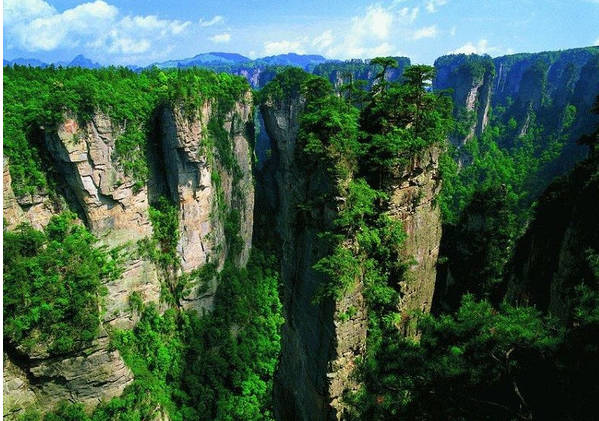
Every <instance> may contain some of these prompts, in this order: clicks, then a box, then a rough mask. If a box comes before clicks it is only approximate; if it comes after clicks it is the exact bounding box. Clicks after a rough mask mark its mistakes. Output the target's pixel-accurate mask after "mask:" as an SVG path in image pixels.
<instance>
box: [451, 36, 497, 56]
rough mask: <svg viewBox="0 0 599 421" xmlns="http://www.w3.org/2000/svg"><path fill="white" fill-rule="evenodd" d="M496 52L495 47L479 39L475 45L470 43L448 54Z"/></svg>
mask: <svg viewBox="0 0 599 421" xmlns="http://www.w3.org/2000/svg"><path fill="white" fill-rule="evenodd" d="M497 50H498V48H497V47H491V46H489V41H487V40H486V39H481V40H479V41H478V42H477V43H476V44H474V43H472V41H470V42H468V43H466V44H464V45H462V46H461V47H460V48H457V49H455V50H453V51H450V52H449V54H490V53H492V52H494V51H497Z"/></svg>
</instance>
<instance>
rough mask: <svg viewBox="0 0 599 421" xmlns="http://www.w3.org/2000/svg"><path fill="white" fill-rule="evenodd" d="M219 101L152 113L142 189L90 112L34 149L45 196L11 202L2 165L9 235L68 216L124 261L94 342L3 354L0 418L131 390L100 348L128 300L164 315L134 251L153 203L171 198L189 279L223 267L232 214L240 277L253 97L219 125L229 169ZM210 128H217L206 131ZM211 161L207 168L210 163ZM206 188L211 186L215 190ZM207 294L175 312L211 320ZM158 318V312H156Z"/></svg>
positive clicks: (109, 351) (125, 374)
mask: <svg viewBox="0 0 599 421" xmlns="http://www.w3.org/2000/svg"><path fill="white" fill-rule="evenodd" d="M215 108H216V101H215V100H211V101H205V102H204V104H203V105H202V107H201V108H200V109H199V110H195V111H194V112H192V113H189V112H188V113H186V114H184V113H183V111H182V109H181V107H179V106H177V105H174V106H164V107H161V108H160V109H159V110H156V112H155V113H154V117H153V119H154V122H153V127H154V130H153V132H152V133H151V134H150V136H149V138H148V139H147V153H146V160H147V165H148V167H149V170H150V171H149V172H150V176H149V179H148V181H147V182H146V183H144V184H140V183H139V182H138V181H136V180H135V179H134V178H133V177H132V176H129V175H127V174H126V173H125V171H124V170H123V167H122V165H121V164H120V162H119V158H118V157H117V156H116V154H115V143H116V141H117V138H118V136H119V135H121V134H122V133H123V132H124V130H125V127H124V125H121V124H118V123H116V122H114V121H112V120H111V119H110V118H108V117H107V116H106V115H104V114H103V113H101V112H99V111H97V112H95V113H93V115H92V117H91V118H90V119H89V120H87V121H85V122H84V123H80V122H78V121H77V120H76V119H75V118H74V117H72V116H70V115H68V114H66V115H65V117H64V119H63V121H62V122H61V123H60V124H58V125H57V126H56V127H47V128H42V129H41V131H40V133H41V134H42V135H41V138H42V139H43V143H42V146H41V147H42V148H43V149H44V151H45V152H46V153H47V154H48V157H49V161H50V162H51V163H52V164H51V167H48V168H45V169H44V170H45V171H47V172H48V174H49V176H50V175H51V176H52V177H53V179H55V180H56V185H55V188H54V189H53V191H51V192H40V193H39V194H37V195H35V196H28V197H22V198H17V197H15V195H14V194H13V192H12V189H11V176H10V170H9V165H10V163H9V162H7V161H5V163H4V195H5V198H6V199H5V201H4V218H5V219H6V221H7V225H6V227H7V228H9V229H11V228H12V227H14V226H16V225H17V224H18V223H20V222H29V223H31V224H32V225H33V226H34V227H37V228H41V227H43V226H45V225H46V224H47V223H48V221H49V219H50V217H51V216H52V215H54V214H57V213H59V212H61V211H62V210H65V209H68V208H70V209H73V210H75V211H77V213H78V215H79V217H80V219H81V222H82V223H84V224H85V225H86V227H87V228H88V229H89V230H90V231H91V232H92V233H93V234H94V235H96V236H97V237H98V238H99V239H100V241H101V243H103V244H106V245H108V246H110V247H114V246H122V247H124V249H125V255H126V259H125V260H126V261H125V263H124V272H123V274H122V276H121V277H120V278H119V279H118V280H116V281H112V282H110V283H108V284H107V285H106V287H107V290H108V294H107V296H106V297H104V299H103V308H102V325H101V329H100V334H99V336H98V337H97V338H96V339H94V340H93V341H92V342H91V343H90V344H89V345H88V346H86V347H85V348H84V349H82V350H81V351H78V352H75V353H73V354H69V355H50V354H49V353H48V350H47V348H46V346H45V345H43V344H40V345H39V346H38V347H36V348H35V349H34V350H33V351H27V352H25V351H24V350H23V349H21V348H20V347H19V346H18V345H16V344H8V346H7V347H6V348H5V349H6V351H5V354H4V360H5V370H4V380H5V383H4V399H5V407H4V409H5V416H6V415H9V416H11V415H12V416H14V415H16V414H18V413H19V412H21V411H22V410H23V409H24V408H25V407H27V406H30V405H34V406H36V407H38V408H40V409H42V410H44V411H45V410H47V409H49V408H52V407H53V406H54V405H55V404H56V403H57V402H59V401H62V400H68V401H71V402H82V403H84V404H85V405H86V406H90V407H91V406H95V405H96V404H97V403H98V402H100V401H105V400H107V399H110V398H111V397H114V396H118V395H120V394H121V393H122V391H123V390H124V388H125V387H126V386H127V385H128V384H130V383H131V382H132V381H133V374H132V372H131V370H130V369H129V368H128V367H127V366H126V365H125V363H124V361H123V360H122V358H121V357H120V355H119V353H118V351H116V350H114V349H113V348H111V347H110V346H109V343H110V337H109V334H110V331H111V329H114V328H131V327H132V326H133V324H134V323H135V321H136V316H134V314H133V313H132V312H131V309H130V306H129V297H130V295H131V294H132V293H134V292H135V293H137V294H138V295H139V297H140V298H141V299H142V301H143V302H146V303H148V302H155V303H161V302H162V300H161V295H160V291H161V282H162V279H161V274H160V271H159V270H158V269H157V267H156V266H155V264H154V263H152V262H151V261H149V260H148V259H147V258H145V257H143V256H142V255H140V253H139V252H138V246H137V241H138V240H141V239H143V238H147V237H150V236H151V235H152V232H153V227H152V223H151V221H150V217H149V208H150V205H151V203H152V202H153V201H155V200H156V199H157V198H158V197H159V196H161V195H170V197H171V198H172V200H173V201H174V202H175V203H177V204H178V207H179V219H180V220H179V229H180V242H179V245H178V254H179V257H180V258H181V263H182V264H181V270H182V271H183V272H190V271H192V270H194V269H197V268H199V267H201V266H202V265H204V264H205V263H207V262H216V263H217V264H218V266H219V267H222V264H223V262H224V261H225V259H226V258H227V254H228V253H229V250H228V249H227V243H226V241H225V220H224V217H225V214H228V213H229V212H231V210H235V211H236V212H238V213H239V216H240V217H239V222H240V223H239V235H240V237H241V244H242V247H241V250H240V251H239V253H238V255H237V256H236V262H237V264H238V265H245V263H246V262H247V259H248V256H249V248H250V245H251V236H252V225H253V220H252V212H253V200H254V199H253V196H254V195H253V180H252V173H251V151H250V147H251V146H250V145H251V144H252V141H253V140H252V139H251V135H252V133H250V132H248V130H247V126H246V125H247V123H248V122H251V118H252V115H251V114H252V113H251V109H252V104H251V95H250V93H249V92H246V94H245V95H244V97H243V98H242V99H241V100H239V101H238V102H237V103H236V104H234V106H233V108H232V109H231V110H230V111H228V112H227V113H226V114H224V115H221V116H218V120H217V123H216V124H217V128H218V129H219V130H220V131H221V132H222V133H224V134H225V138H224V139H221V140H224V141H225V142H226V145H228V146H230V160H229V161H228V165H225V164H224V163H223V162H224V159H223V157H222V156H221V154H220V153H219V152H220V151H218V150H217V148H216V147H215V144H214V141H213V140H212V133H211V131H210V130H209V127H208V126H209V125H210V124H211V122H213V119H215V118H216V117H217V115H216V112H215V111H214V109H215ZM212 125H213V127H214V122H213V123H212ZM209 157H210V158H209ZM214 180H219V184H218V186H215V185H214ZM216 288H217V285H216V282H214V281H213V282H212V283H211V284H210V285H209V286H208V288H203V289H202V291H201V294H200V293H199V292H198V290H197V289H195V290H192V291H191V293H190V294H189V296H188V297H186V299H185V302H184V303H183V305H184V306H185V307H187V308H194V309H197V310H200V311H201V310H202V309H208V310H210V309H211V308H212V299H213V296H214V293H215V291H216ZM161 306H162V308H165V307H164V304H161Z"/></svg>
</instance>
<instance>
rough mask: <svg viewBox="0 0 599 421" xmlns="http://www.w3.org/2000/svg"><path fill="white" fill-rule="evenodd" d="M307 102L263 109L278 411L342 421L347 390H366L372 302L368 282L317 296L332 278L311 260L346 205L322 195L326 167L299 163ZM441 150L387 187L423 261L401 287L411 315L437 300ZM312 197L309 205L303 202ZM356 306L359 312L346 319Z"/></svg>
mask: <svg viewBox="0 0 599 421" xmlns="http://www.w3.org/2000/svg"><path fill="white" fill-rule="evenodd" d="M302 109H303V103H302V99H301V97H299V96H296V97H293V98H286V99H284V100H281V101H278V102H277V101H274V102H270V103H267V104H266V105H265V106H263V107H262V113H263V117H264V122H265V127H266V130H267V132H268V135H269V137H270V139H271V142H272V145H273V153H272V161H273V163H271V164H269V165H266V166H265V169H264V171H267V172H268V171H270V173H271V176H272V179H273V180H274V182H273V184H272V185H271V188H272V189H274V190H275V192H274V194H270V195H268V194H265V195H264V196H265V197H270V198H271V199H270V201H271V203H270V209H271V211H272V212H273V213H274V214H275V215H276V228H277V229H276V231H277V236H278V241H279V242H280V246H281V253H282V256H281V257H282V268H281V270H282V279H283V291H282V292H283V297H282V298H283V300H282V301H283V303H284V308H285V318H286V324H285V325H284V326H283V332H282V337H283V339H282V341H283V342H282V355H281V362H280V365H279V369H278V372H277V376H276V379H275V412H276V415H277V418H278V419H281V420H328V419H336V418H337V419H342V417H343V415H342V414H343V410H344V405H343V402H342V401H341V398H342V394H343V392H344V391H345V390H347V389H350V390H356V389H357V388H358V387H359V384H358V383H357V382H356V380H355V378H353V377H352V373H353V369H354V363H355V361H356V359H357V358H358V357H360V356H362V355H363V353H364V351H365V347H366V336H367V323H368V322H367V320H368V318H367V309H366V304H365V302H364V298H363V296H362V285H361V283H360V282H358V283H357V285H356V286H355V288H354V289H352V290H351V291H349V292H347V293H345V294H344V296H343V297H341V298H339V299H337V300H336V301H335V302H332V300H327V301H324V302H321V303H319V304H315V303H314V297H315V295H316V293H317V291H318V287H319V285H320V284H321V283H322V282H323V281H324V279H323V276H322V275H321V274H320V273H318V272H316V271H314V270H313V269H312V266H313V265H314V264H315V263H316V262H317V261H318V260H319V259H320V258H321V257H323V255H324V253H326V252H327V247H326V243H324V242H323V241H322V240H321V239H320V238H319V237H318V235H317V234H318V233H319V232H321V231H322V230H327V229H331V228H332V221H333V220H334V218H335V216H336V214H337V211H338V209H337V204H336V203H334V201H331V203H321V202H319V200H318V197H322V196H324V195H326V193H330V192H331V191H332V188H333V183H334V182H335V180H331V176H330V173H329V172H328V171H327V170H326V168H319V167H318V166H317V167H313V166H311V167H310V169H307V168H305V167H303V166H301V165H300V164H299V163H298V162H297V161H296V160H297V154H298V151H296V138H297V133H298V130H299V116H300V114H301V112H302ZM439 155H440V149H438V148H437V147H434V148H430V149H428V150H426V151H424V152H422V153H421V154H419V155H418V156H415V157H414V158H413V160H412V161H411V162H410V163H409V165H407V166H406V167H405V168H403V169H401V170H398V172H397V174H396V176H395V177H394V178H393V180H392V181H391V182H390V184H389V185H388V186H387V190H388V192H389V193H390V195H391V202H392V210H391V216H392V217H393V218H397V219H399V220H401V221H402V223H403V225H404V227H405V228H406V231H407V232H408V242H407V245H406V250H405V253H406V255H409V256H414V258H415V264H414V265H413V266H412V267H411V269H410V271H409V275H408V278H407V279H406V281H405V283H404V285H403V286H402V289H403V296H404V299H403V301H402V302H401V303H400V307H401V310H402V311H405V312H409V311H410V310H412V309H422V310H425V311H428V310H429V309H430V305H431V302H432V295H433V290H434V284H435V267H436V260H437V256H438V250H439V241H440V237H441V222H440V214H439V209H438V207H437V205H436V204H435V200H434V199H435V197H436V195H437V194H438V193H439V190H440V180H439V174H438V159H439ZM314 168H316V169H314ZM304 203H308V204H309V206H306V207H303V206H301V205H302V204H304ZM306 208H308V209H309V210H306ZM350 307H351V308H352V310H353V311H352V312H351V313H352V315H351V317H349V318H347V317H343V316H342V315H344V314H347V313H346V312H348V310H349V309H350ZM406 333H411V332H407V331H406Z"/></svg>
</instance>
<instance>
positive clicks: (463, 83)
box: [433, 54, 495, 146]
mask: <svg viewBox="0 0 599 421" xmlns="http://www.w3.org/2000/svg"><path fill="white" fill-rule="evenodd" d="M435 68H436V72H437V74H436V77H435V80H434V81H433V89H434V90H436V91H441V90H451V91H452V93H451V95H452V97H453V103H454V115H455V116H456V117H458V118H459V120H461V121H462V122H463V124H462V127H460V128H459V130H458V131H457V133H455V134H454V135H453V136H452V138H451V141H452V143H453V144H455V145H458V146H461V145H464V144H465V143H466V142H468V140H470V139H471V138H472V137H473V136H475V135H476V136H480V134H481V133H482V132H483V131H484V129H485V127H486V126H487V123H488V120H489V110H490V106H491V88H492V84H493V77H494V75H495V69H494V65H493V61H492V60H491V58H490V57H479V56H466V55H463V54H462V55H458V56H446V57H440V58H438V59H437V60H436V61H435Z"/></svg>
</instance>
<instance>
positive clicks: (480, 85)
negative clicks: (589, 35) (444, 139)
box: [433, 47, 599, 166]
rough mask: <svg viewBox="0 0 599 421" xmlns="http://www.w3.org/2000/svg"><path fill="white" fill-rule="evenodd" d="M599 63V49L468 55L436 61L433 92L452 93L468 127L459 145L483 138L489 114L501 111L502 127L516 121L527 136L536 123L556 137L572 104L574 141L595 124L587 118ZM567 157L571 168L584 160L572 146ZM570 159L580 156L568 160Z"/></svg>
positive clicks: (462, 131) (457, 112) (520, 132)
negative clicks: (495, 55) (493, 111)
mask: <svg viewBox="0 0 599 421" xmlns="http://www.w3.org/2000/svg"><path fill="white" fill-rule="evenodd" d="M598 62H599V48H598V47H589V48H579V49H572V50H565V51H556V52H543V53H535V54H514V55H509V56H503V57H497V58H495V59H491V57H489V56H477V55H468V56H467V55H464V54H459V55H450V56H443V57H440V58H438V59H437V60H436V61H435V69H436V77H435V80H434V81H433V89H435V90H437V91H439V90H445V89H449V90H450V91H451V92H452V93H451V95H452V97H453V100H454V114H455V116H456V118H457V119H458V121H460V122H461V123H462V125H465V126H466V127H461V128H460V130H458V132H457V133H455V134H454V136H452V139H451V140H452V142H453V143H454V144H455V145H458V146H460V145H463V144H464V143H466V142H467V141H468V140H469V139H471V138H472V137H473V136H480V135H481V134H482V132H483V131H484V129H485V127H486V126H487V124H488V118H489V111H490V109H497V108H499V107H501V108H503V109H505V111H504V112H502V113H501V115H500V116H499V118H500V119H501V123H503V124H507V123H508V121H509V120H510V118H514V120H515V122H516V124H517V130H516V133H517V135H518V136H523V135H525V134H526V133H527V132H528V130H529V129H530V127H531V119H533V118H534V119H535V120H536V121H540V122H541V123H542V124H543V126H545V127H546V128H548V129H549V132H553V133H555V132H557V131H558V129H559V127H558V126H559V124H561V120H560V118H556V116H559V115H561V114H562V112H563V109H564V107H566V106H567V105H574V106H575V107H576V110H577V114H576V117H577V118H576V121H575V122H574V124H573V126H572V127H571V129H570V131H571V133H572V134H571V135H570V136H569V137H570V140H572V139H576V138H577V137H578V136H579V135H580V133H584V132H587V131H589V128H592V127H593V124H594V121H592V122H589V121H588V120H589V119H588V118H587V117H588V111H589V109H590V107H591V105H592V104H593V101H594V97H595V96H596V86H597V82H598V81H599V66H598ZM589 84H591V85H593V87H591V86H589ZM496 117H497V116H496ZM553 125H555V127H554V126H553ZM565 143H566V144H568V143H572V142H568V141H566V142H565ZM501 146H506V147H509V146H511V145H501ZM563 155H564V158H563V160H564V161H567V162H568V165H567V166H572V165H573V163H574V162H575V161H576V160H578V159H580V158H582V155H581V154H580V152H579V151H577V150H575V148H569V147H566V148H565V149H564V152H563ZM571 155H575V156H574V157H573V158H569V157H568V156H571Z"/></svg>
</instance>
